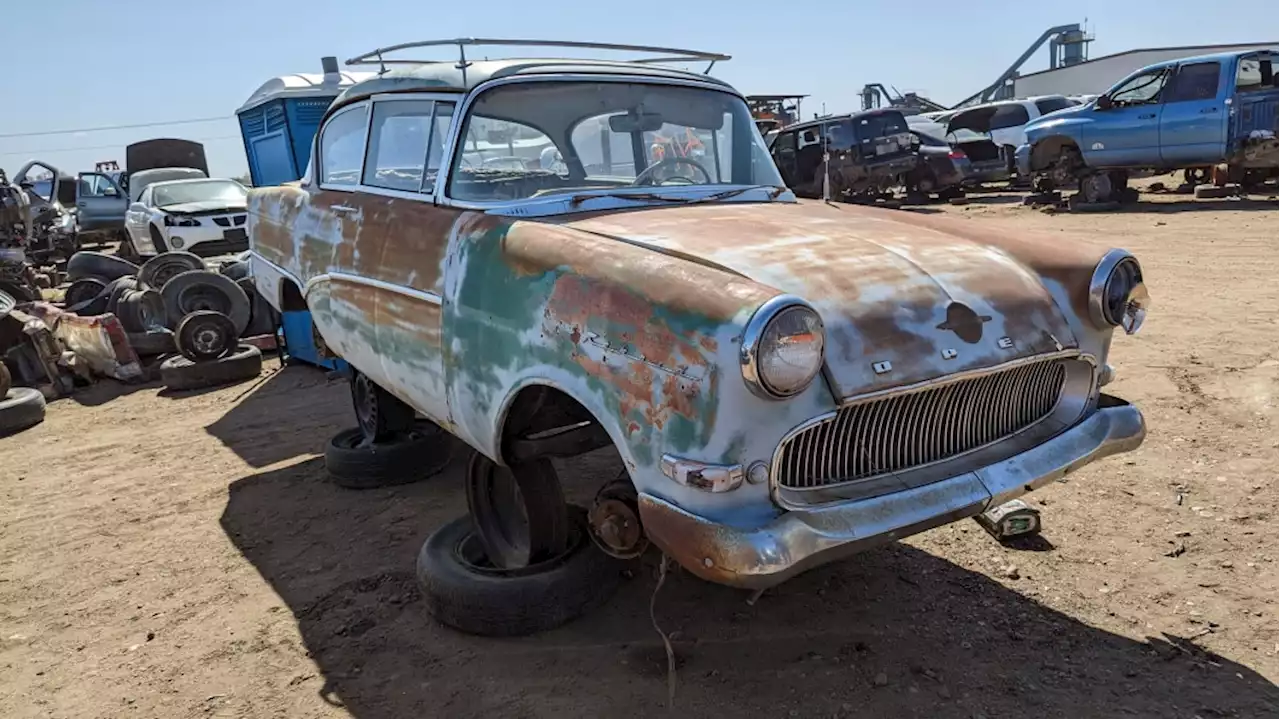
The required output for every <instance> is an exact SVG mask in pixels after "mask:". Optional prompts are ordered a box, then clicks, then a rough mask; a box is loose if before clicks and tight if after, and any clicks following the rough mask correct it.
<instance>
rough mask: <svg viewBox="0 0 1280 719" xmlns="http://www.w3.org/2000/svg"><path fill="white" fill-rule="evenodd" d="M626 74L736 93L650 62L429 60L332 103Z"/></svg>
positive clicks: (359, 86)
mask: <svg viewBox="0 0 1280 719" xmlns="http://www.w3.org/2000/svg"><path fill="white" fill-rule="evenodd" d="M605 74H608V75H628V76H634V77H635V78H636V80H637V81H643V80H655V79H656V80H684V81H688V80H695V81H698V82H701V83H706V84H711V85H718V86H720V87H722V88H724V89H725V90H727V91H729V92H732V93H734V94H737V91H736V90H734V89H733V87H732V86H731V85H729V83H727V82H724V81H723V80H720V79H717V78H714V77H711V76H710V75H704V74H702V73H696V72H689V71H686V70H676V69H673V68H667V67H660V66H657V65H653V64H649V63H636V62H620V61H612V60H581V59H568V58H542V59H531V58H517V59H510V60H480V61H476V62H472V63H468V64H467V65H466V67H465V68H463V67H458V63H454V62H428V63H423V64H421V65H411V66H409V67H401V68H396V69H390V70H387V71H386V72H382V73H379V74H377V75H375V76H374V77H371V78H369V79H367V80H363V81H361V82H357V83H356V84H354V85H352V86H351V87H349V88H347V89H346V90H344V91H343V92H342V94H340V95H338V98H337V99H336V100H334V103H333V107H334V108H337V107H338V106H340V105H346V104H349V103H352V102H356V101H358V100H362V99H364V98H367V97H369V96H371V95H378V94H381V93H393V92H458V93H465V92H469V91H471V90H474V89H475V88H476V87H477V86H479V85H482V84H484V83H486V82H488V81H490V80H496V79H499V78H504V77H523V76H527V77H535V76H540V75H543V76H545V75H605Z"/></svg>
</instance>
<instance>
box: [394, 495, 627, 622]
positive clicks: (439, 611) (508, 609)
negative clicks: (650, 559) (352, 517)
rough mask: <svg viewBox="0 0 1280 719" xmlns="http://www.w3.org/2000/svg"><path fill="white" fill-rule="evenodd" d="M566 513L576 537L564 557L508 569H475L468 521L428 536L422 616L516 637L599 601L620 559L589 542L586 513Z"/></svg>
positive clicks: (615, 582) (613, 582)
mask: <svg viewBox="0 0 1280 719" xmlns="http://www.w3.org/2000/svg"><path fill="white" fill-rule="evenodd" d="M570 516H571V521H572V523H573V525H574V536H573V541H572V543H571V545H570V548H569V550H568V551H567V552H565V553H564V554H562V555H561V556H559V557H557V558H555V559H552V560H549V561H547V562H543V563H541V564H538V565H534V566H532V567H528V568H527V569H525V570H518V571H513V572H499V571H497V570H493V569H488V568H487V567H482V566H477V565H476V564H474V561H475V559H476V558H477V557H483V552H482V551H481V550H479V541H478V540H477V539H475V537H474V535H473V534H472V527H471V519H470V517H465V516H464V517H460V518H458V519H455V520H453V521H452V522H450V523H448V524H446V525H444V526H443V527H441V528H440V529H438V530H436V531H435V532H433V533H432V534H431V536H429V537H427V541H426V542H424V543H423V545H422V550H421V551H420V552H418V564H417V575H418V586H419V588H421V590H422V594H423V597H424V598H425V600H426V606H427V612H428V613H430V614H431V616H432V617H434V618H435V620H436V621H438V622H440V623H441V624H444V625H446V626H449V627H453V628H454V629H457V630H459V631H462V632H466V633H467V634H476V635H480V636H489V637H514V636H523V635H527V634H534V633H536V632H542V631H547V630H549V629H554V628H555V627H559V626H561V625H564V624H567V623H568V622H570V621H572V620H573V619H576V618H577V617H579V616H582V615H583V614H585V613H587V612H588V611H591V610H592V609H595V608H596V607H598V606H600V605H602V604H604V603H605V602H606V601H608V599H609V598H610V597H611V596H613V594H614V593H615V592H616V591H617V589H618V586H619V585H620V584H621V582H622V569H623V568H624V567H626V562H624V561H622V560H618V559H614V558H613V557H610V556H609V555H607V554H605V553H604V552H602V551H600V549H599V548H598V547H596V546H595V544H594V543H593V542H592V541H591V539H590V537H589V536H588V534H587V532H588V529H587V526H586V511H585V510H583V509H582V508H580V507H570ZM464 556H466V557H469V558H470V559H471V562H468V561H466V560H464V559H463V557H464Z"/></svg>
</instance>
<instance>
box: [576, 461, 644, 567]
mask: <svg viewBox="0 0 1280 719" xmlns="http://www.w3.org/2000/svg"><path fill="white" fill-rule="evenodd" d="M588 519H589V520H590V523H591V538H592V540H594V541H595V543H596V546H598V547H600V549H601V550H602V551H604V553H605V554H608V555H610V556H612V557H617V558H619V559H632V558H634V557H638V556H640V555H641V554H644V550H645V549H647V548H648V547H649V538H648V537H646V536H645V534H644V527H643V526H642V525H641V524H640V510H639V506H638V504H637V502H636V492H635V488H634V487H633V486H632V485H631V482H630V480H628V479H625V478H624V479H620V480H615V481H613V482H610V483H609V484H607V485H605V486H604V487H603V488H601V490H600V492H599V493H597V494H596V499H595V502H594V503H593V504H592V506H591V512H590V514H589V515H588Z"/></svg>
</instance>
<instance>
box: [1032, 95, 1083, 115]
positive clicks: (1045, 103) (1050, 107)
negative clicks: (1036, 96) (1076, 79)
mask: <svg viewBox="0 0 1280 719" xmlns="http://www.w3.org/2000/svg"><path fill="white" fill-rule="evenodd" d="M1073 105H1075V103H1074V102H1072V101H1070V100H1068V99H1067V98H1065V97H1046V98H1044V99H1043V100H1036V109H1037V110H1039V111H1040V114H1041V115H1048V114H1049V113H1051V112H1057V111H1058V110H1065V109H1067V108H1068V107H1071V106H1073Z"/></svg>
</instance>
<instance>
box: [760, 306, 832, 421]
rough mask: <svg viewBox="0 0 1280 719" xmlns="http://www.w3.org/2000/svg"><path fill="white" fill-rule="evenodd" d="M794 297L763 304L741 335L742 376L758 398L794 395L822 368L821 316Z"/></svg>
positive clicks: (779, 397) (822, 334)
mask: <svg viewBox="0 0 1280 719" xmlns="http://www.w3.org/2000/svg"><path fill="white" fill-rule="evenodd" d="M801 302H802V301H801V300H799V299H798V298H794V297H777V298H774V299H773V300H770V301H769V302H767V303H765V305H764V306H763V307H761V308H760V310H759V311H757V312H756V315H755V316H754V317H752V318H751V322H750V323H749V324H748V326H747V332H746V336H745V337H744V338H743V343H742V350H743V366H742V370H743V378H744V379H745V380H746V382H747V386H748V387H749V388H751V391H752V392H755V393H756V394H757V395H759V396H761V397H765V398H768V399H781V398H784V397H791V396H793V395H795V394H798V393H799V392H801V391H802V390H804V388H805V387H808V386H809V383H810V382H812V381H813V378H814V377H816V376H817V375H818V372H819V371H820V370H821V369H822V360H823V348H824V345H825V342H826V339H825V335H824V332H823V328H822V318H821V317H819V316H818V313H817V312H815V311H814V310H813V308H811V307H809V306H808V305H805V304H802V303H801Z"/></svg>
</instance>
